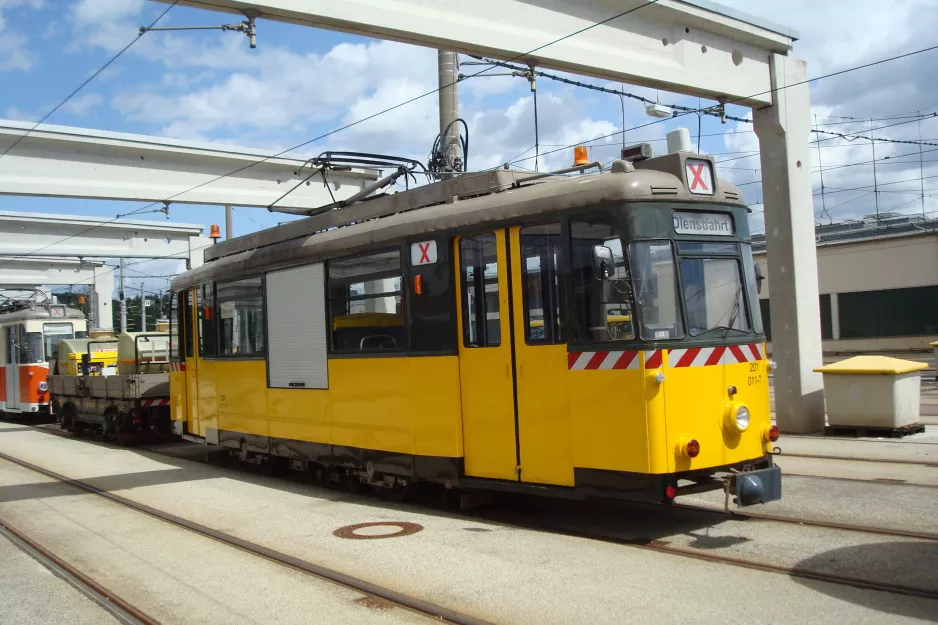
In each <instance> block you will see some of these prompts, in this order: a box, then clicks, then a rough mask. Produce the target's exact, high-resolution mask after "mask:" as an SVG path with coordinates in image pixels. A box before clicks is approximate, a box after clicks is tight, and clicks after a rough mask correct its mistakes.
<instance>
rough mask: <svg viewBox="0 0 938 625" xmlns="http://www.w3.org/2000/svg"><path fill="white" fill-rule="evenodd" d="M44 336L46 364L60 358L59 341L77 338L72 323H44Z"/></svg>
mask: <svg viewBox="0 0 938 625" xmlns="http://www.w3.org/2000/svg"><path fill="white" fill-rule="evenodd" d="M42 334H43V343H44V347H45V360H46V362H48V361H50V360H52V359H53V358H55V357H56V356H58V353H59V341H61V340H62V339H73V338H75V333H74V331H73V329H72V324H70V323H44V324H42ZM37 356H38V354H37Z"/></svg>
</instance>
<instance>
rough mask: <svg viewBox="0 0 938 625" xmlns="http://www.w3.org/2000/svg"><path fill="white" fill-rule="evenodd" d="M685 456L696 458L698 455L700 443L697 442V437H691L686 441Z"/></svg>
mask: <svg viewBox="0 0 938 625" xmlns="http://www.w3.org/2000/svg"><path fill="white" fill-rule="evenodd" d="M684 449H685V451H686V453H687V456H688V457H689V458H696V457H697V456H698V455H700V443H698V442H697V439H695V438H692V439H690V440H689V441H687V447H685V448H684Z"/></svg>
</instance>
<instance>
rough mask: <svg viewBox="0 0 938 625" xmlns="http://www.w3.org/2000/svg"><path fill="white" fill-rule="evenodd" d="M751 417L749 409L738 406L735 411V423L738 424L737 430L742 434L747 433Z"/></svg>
mask: <svg viewBox="0 0 938 625" xmlns="http://www.w3.org/2000/svg"><path fill="white" fill-rule="evenodd" d="M749 416H750V415H749V408H746V407H745V406H736V408H735V409H734V410H733V422H734V423H735V424H736V429H738V430H739V431H740V432H745V431H746V429H747V428H748V427H749Z"/></svg>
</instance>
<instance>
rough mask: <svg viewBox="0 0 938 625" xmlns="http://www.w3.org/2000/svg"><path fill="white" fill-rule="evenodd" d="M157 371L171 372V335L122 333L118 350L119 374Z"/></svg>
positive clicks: (164, 333) (163, 333) (162, 333)
mask: <svg viewBox="0 0 938 625" xmlns="http://www.w3.org/2000/svg"><path fill="white" fill-rule="evenodd" d="M157 371H169V334H168V333H166V332H122V333H121V335H120V339H119V345H118V348H117V372H118V373H120V374H128V373H154V372H157Z"/></svg>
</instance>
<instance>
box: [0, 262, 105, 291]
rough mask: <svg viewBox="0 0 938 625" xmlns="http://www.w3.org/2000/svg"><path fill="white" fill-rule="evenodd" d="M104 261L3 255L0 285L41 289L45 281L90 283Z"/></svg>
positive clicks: (48, 282) (49, 282) (52, 282)
mask: <svg viewBox="0 0 938 625" xmlns="http://www.w3.org/2000/svg"><path fill="white" fill-rule="evenodd" d="M102 265H103V263H93V262H88V261H81V260H79V259H77V258H39V257H37V258H22V257H16V256H0V287H3V288H7V287H26V288H38V287H40V286H42V285H44V284H91V283H92V282H93V281H94V275H95V273H94V272H95V269H97V268H99V267H101V266H102Z"/></svg>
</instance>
